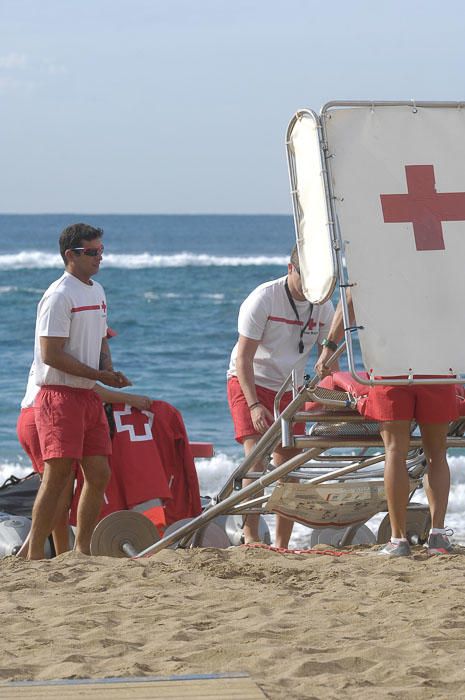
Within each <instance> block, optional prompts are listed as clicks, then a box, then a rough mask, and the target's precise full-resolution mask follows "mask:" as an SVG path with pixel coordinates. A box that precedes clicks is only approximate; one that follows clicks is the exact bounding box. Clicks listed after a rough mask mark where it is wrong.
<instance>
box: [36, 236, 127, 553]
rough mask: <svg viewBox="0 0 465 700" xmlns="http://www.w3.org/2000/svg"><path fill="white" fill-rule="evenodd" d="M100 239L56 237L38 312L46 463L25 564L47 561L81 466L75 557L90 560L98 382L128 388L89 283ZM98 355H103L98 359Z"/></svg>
mask: <svg viewBox="0 0 465 700" xmlns="http://www.w3.org/2000/svg"><path fill="white" fill-rule="evenodd" d="M102 236H103V231H102V230H101V229H98V228H94V227H92V226H89V225H87V224H73V225H71V226H68V227H67V228H66V229H64V231H63V232H62V234H61V236H60V253H61V256H62V258H63V261H64V264H65V272H64V273H63V275H62V276H61V277H60V278H59V279H58V280H56V282H53V283H52V284H51V285H50V287H49V288H48V289H47V291H46V292H45V294H44V295H43V297H42V299H41V300H40V302H39V305H38V307H37V320H36V333H35V348H34V364H35V376H36V383H37V385H38V386H40V387H41V388H40V391H39V393H38V396H37V399H36V403H35V420H36V426H37V432H38V435H39V441H40V450H41V454H42V457H43V461H44V475H43V481H42V486H41V488H40V490H39V492H38V495H37V498H36V502H35V504H34V508H33V511H32V526H31V534H30V540H29V553H28V558H29V559H42V558H43V557H44V544H45V540H46V538H47V537H48V535H49V533H50V532H51V530H52V529H53V523H54V518H55V515H56V504H57V502H58V501H59V497H60V495H61V493H62V492H63V489H64V488H65V486H66V483H67V482H68V480H69V476H70V474H71V471H72V468H73V463H74V462H75V460H78V461H79V462H80V464H81V468H82V471H83V474H84V487H83V490H82V495H81V499H80V505H79V510H78V518H77V531H76V543H75V549H76V550H78V551H80V552H82V553H83V554H90V539H91V536H92V532H93V529H94V527H95V524H96V522H97V519H98V515H99V513H100V509H101V506H102V503H103V497H104V491H105V487H106V485H107V483H108V480H109V476H110V472H109V467H108V460H107V457H108V455H109V454H111V443H110V437H109V432H108V425H107V421H106V417H105V414H104V411H103V406H102V402H101V400H100V399H99V397H98V396H97V394H96V393H95V392H94V391H93V387H94V385H95V382H96V381H98V382H100V383H101V384H105V385H107V386H111V387H115V388H122V387H124V386H128V385H130V382H129V380H128V379H127V378H126V377H125V376H124V374H122V373H121V372H115V371H114V370H113V368H112V367H111V356H110V354H109V353H108V356H107V363H106V366H105V367H104V369H99V363H100V361H101V356H105V354H106V345H105V344H106V335H107V303H106V298H105V292H104V290H103V287H102V286H101V285H100V284H99V283H98V282H95V281H93V280H92V277H93V276H94V275H96V274H97V273H98V271H99V268H100V263H101V260H102V255H103V245H102ZM102 351H103V352H102Z"/></svg>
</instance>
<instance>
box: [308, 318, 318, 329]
mask: <svg viewBox="0 0 465 700" xmlns="http://www.w3.org/2000/svg"><path fill="white" fill-rule="evenodd" d="M315 326H316V321H314V320H313V318H311V319H310V321H309V322H308V323H307V328H308V330H309V331H312V330H313V329H314V328H315Z"/></svg>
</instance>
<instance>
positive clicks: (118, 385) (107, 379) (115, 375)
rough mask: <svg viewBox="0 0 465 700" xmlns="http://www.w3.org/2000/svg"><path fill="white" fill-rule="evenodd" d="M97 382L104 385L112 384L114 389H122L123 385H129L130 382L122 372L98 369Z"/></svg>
mask: <svg viewBox="0 0 465 700" xmlns="http://www.w3.org/2000/svg"><path fill="white" fill-rule="evenodd" d="M97 379H98V381H99V382H102V384H105V385H106V386H112V387H114V388H115V389H122V388H123V387H125V386H131V385H132V382H131V381H130V380H129V379H128V378H127V377H125V376H124V374H123V373H122V372H114V371H109V370H105V369H103V370H100V372H99V373H98V377H97Z"/></svg>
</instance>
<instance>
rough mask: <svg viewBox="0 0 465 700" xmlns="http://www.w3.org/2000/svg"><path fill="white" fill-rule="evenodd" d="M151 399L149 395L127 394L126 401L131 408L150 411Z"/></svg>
mask: <svg viewBox="0 0 465 700" xmlns="http://www.w3.org/2000/svg"><path fill="white" fill-rule="evenodd" d="M152 402H153V399H151V398H150V397H149V396H141V395H140V394H127V397H126V403H128V404H129V405H130V406H132V407H133V408H138V409H139V411H150V407H151V406H152Z"/></svg>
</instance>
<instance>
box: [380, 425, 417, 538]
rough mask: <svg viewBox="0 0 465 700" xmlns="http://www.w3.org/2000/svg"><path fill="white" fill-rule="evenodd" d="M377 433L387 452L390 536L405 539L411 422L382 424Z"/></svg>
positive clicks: (386, 475)
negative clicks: (379, 434) (407, 463)
mask: <svg viewBox="0 0 465 700" xmlns="http://www.w3.org/2000/svg"><path fill="white" fill-rule="evenodd" d="M380 433H381V437H382V439H383V443H384V447H385V450H386V457H385V466H384V487H385V489H386V499H387V503H388V510H389V520H390V523H391V534H392V537H399V538H402V537H403V538H406V537H407V505H408V498H409V477H408V472H407V465H406V460H407V454H408V449H409V445H410V421H404V420H402V421H401V420H393V421H385V422H384V423H381V426H380Z"/></svg>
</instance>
